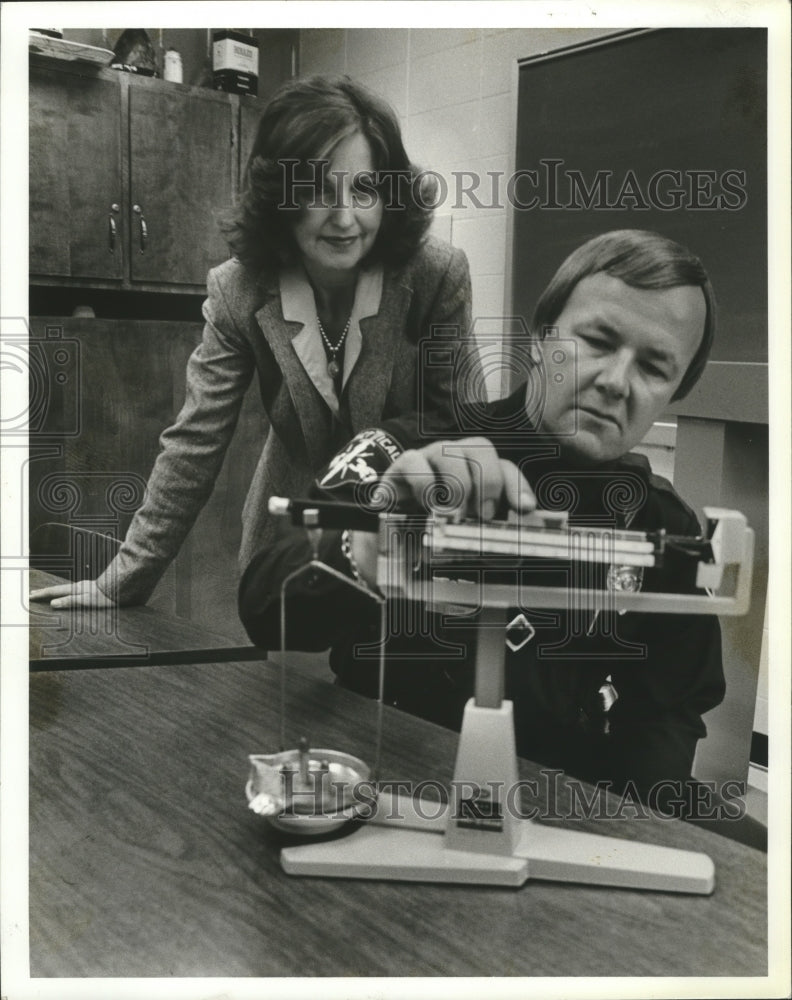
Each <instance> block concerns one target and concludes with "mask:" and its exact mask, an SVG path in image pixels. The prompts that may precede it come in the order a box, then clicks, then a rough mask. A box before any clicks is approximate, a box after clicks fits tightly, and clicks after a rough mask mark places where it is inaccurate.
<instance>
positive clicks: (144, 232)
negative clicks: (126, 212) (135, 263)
mask: <svg viewBox="0 0 792 1000" xmlns="http://www.w3.org/2000/svg"><path fill="white" fill-rule="evenodd" d="M132 211H133V212H134V213H135V215H137V216H139V217H140V251H139V252H140V253H145V252H146V240H147V239H148V226H147V225H146V220H145V218H144V216H143V209H142V208H141V207H140V205H133V206H132Z"/></svg>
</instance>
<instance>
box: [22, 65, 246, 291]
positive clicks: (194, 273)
mask: <svg viewBox="0 0 792 1000" xmlns="http://www.w3.org/2000/svg"><path fill="white" fill-rule="evenodd" d="M248 100H249V99H248ZM259 109H260V103H259V102H258V101H256V102H252V103H251V106H250V107H249V108H246V117H247V116H253V117H254V118H257V116H258V111H259ZM239 118H240V98H239V97H237V96H235V95H231V94H224V93H221V92H219V91H213V90H207V89H204V88H199V87H188V86H184V85H179V84H172V83H166V82H165V81H162V80H155V79H148V78H142V77H136V76H133V75H131V74H126V73H117V72H114V71H112V70H103V69H102V70H95V69H92V70H84V71H82V72H80V71H79V70H76V69H75V68H74V67H73V66H66V67H60V66H58V65H53V64H52V63H51V62H46V61H44V60H41V61H39V62H37V61H34V60H33V59H31V77H30V274H31V281H32V282H33V283H38V284H43V283H46V284H53V283H54V284H58V283H60V284H70V285H74V284H78V285H81V286H85V287H95V288H118V289H124V290H133V289H134V290H140V291H169V290H173V291H192V292H198V291H201V290H202V289H203V287H204V283H205V281H206V273H207V271H208V270H209V269H210V268H211V267H214V266H215V265H217V264H219V263H222V261H223V260H225V259H226V258H227V256H228V248H227V245H226V242H225V240H224V238H223V236H222V234H221V232H220V230H219V228H218V225H217V219H218V216H219V214H220V213H221V212H222V211H224V210H226V209H228V208H229V207H230V206H231V204H232V201H233V198H234V196H235V195H236V191H237V184H238V172H239V148H238V136H239Z"/></svg>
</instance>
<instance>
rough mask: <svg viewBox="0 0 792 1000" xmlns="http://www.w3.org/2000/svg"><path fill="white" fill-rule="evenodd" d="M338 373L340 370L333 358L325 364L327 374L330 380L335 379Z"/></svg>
mask: <svg viewBox="0 0 792 1000" xmlns="http://www.w3.org/2000/svg"><path fill="white" fill-rule="evenodd" d="M340 371H341V369H340V368H339V367H338V362H337V361H336V359H335V358H332V359H331V360H330V361H328V362H327V374H328V375H329V376H330V378H335V377H336V376H337V375H338V373H339V372H340Z"/></svg>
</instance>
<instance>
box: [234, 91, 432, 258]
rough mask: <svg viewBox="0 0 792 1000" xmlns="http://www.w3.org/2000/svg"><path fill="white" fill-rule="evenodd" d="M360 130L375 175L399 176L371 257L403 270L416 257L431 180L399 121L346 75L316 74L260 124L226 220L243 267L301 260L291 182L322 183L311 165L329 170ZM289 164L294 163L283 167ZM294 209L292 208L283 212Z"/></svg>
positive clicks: (278, 96) (427, 220) (276, 100)
mask: <svg viewBox="0 0 792 1000" xmlns="http://www.w3.org/2000/svg"><path fill="white" fill-rule="evenodd" d="M356 132H360V133H361V134H362V135H363V136H364V137H365V138H366V139H367V140H368V143H369V145H370V146H371V152H372V156H373V160H374V163H373V167H374V172H375V174H376V173H377V172H381V171H386V172H390V171H394V172H396V171H398V172H400V174H401V177H399V176H398V175H396V174H394V176H393V177H392V178H391V180H390V181H388V182H387V185H386V184H385V183H384V182H383V183H382V185H381V186H382V187H383V188H386V190H387V191H388V192H389V196H388V197H384V198H383V207H384V211H383V217H382V224H381V226H380V230H379V233H378V234H377V239H376V240H375V242H374V246H373V247H372V249H371V252H370V253H369V259H370V260H381V261H383V262H384V263H386V264H392V265H399V264H403V263H406V262H407V260H408V259H409V258H410V257H411V256H412V255H413V253H414V252H415V250H416V249H417V247H418V245H419V243H420V242H421V240H422V239H423V237H424V235H425V234H426V231H427V230H428V228H429V226H430V224H431V221H432V211H433V207H434V197H433V195H434V193H435V192H433V191H430V190H429V188H430V187H431V175H428V174H423V176H422V175H421V172H420V170H419V168H418V167H416V166H415V165H414V164H413V163H411V162H410V159H409V157H408V156H407V153H406V151H405V149H404V144H403V142H402V137H401V130H400V127H399V121H398V118H397V117H396V114H395V113H394V111H393V109H392V108H391V107H390V106H389V105H388V104H387V103H386V102H385V101H383V100H382V99H381V98H380V97H378V96H377V95H376V94H374V93H372V92H371V91H370V90H368V89H367V88H365V87H363V86H362V85H361V84H359V83H355V82H353V81H352V80H351V79H350V78H349V77H348V76H313V77H307V78H305V79H297V80H290V81H288V82H287V83H285V84H283V86H281V87H280V88H279V89H278V90H277V91H276V92H275V93H274V94H273V95H272V97H271V98H270V99H269V101H268V102H267V105H266V107H265V108H264V110H263V111H262V114H261V118H260V119H259V123H258V129H257V132H256V136H255V139H254V141H253V146H252V148H251V151H250V155H249V158H248V162H247V166H246V169H245V176H244V181H243V185H242V192H241V196H240V200H239V204H238V205H237V206H236V207H235V208H234V209H232V210H231V211H230V212H229V213H227V215H226V217H225V219H224V220H223V221H222V222H221V228H222V229H223V232H224V233H225V235H226V238H227V240H228V244H229V246H230V248H231V251H232V253H234V254H235V256H236V257H238V258H239V260H240V261H241V262H242V263H243V264H245V265H246V266H248V267H250V268H253V269H255V270H258V269H260V268H262V267H277V266H278V265H280V264H282V263H284V262H289V261H292V260H294V259H296V257H297V255H298V249H297V245H296V243H295V241H294V237H293V234H292V229H293V225H294V222H295V221H296V218H297V213H298V209H297V208H296V207H295V206H296V205H297V204H299V202H300V200H301V196H300V195H299V194H297V192H296V191H295V192H294V193H292V192H291V191H290V190H289V189H288V185H287V183H286V178H287V176H288V177H289V178H290V179H293V180H296V181H298V182H299V185H300V189H301V190H302V191H303V192H304V191H305V190H308V189H309V188H310V183H311V182H313V181H314V180H317V181H319V182H320V184H321V180H322V177H323V173H322V172H321V168H320V167H319V166H315V165H314V164H313V163H312V162H311V161H317V160H320V161H325V164H326V161H328V160H329V159H330V157H331V156H332V153H333V150H334V149H335V147H336V146H337V145H338V143H339V142H341V141H343V140H344V139H346V138H347V137H348V136H351V135H354V134H355V133H356ZM284 160H291V161H296V162H293V163H292V164H290V165H288V166H284V165H283V164H282V162H281V161H284ZM376 180H377V179H376V177H375V178H374V184H375V185H376ZM427 182H429V183H427ZM295 187H296V185H295ZM390 192H393V197H390ZM317 193H318V192H317ZM293 199H294V200H293ZM303 200H304V199H303ZM308 201H310V198H309V199H308ZM289 203H291V205H292V207H291V208H280V209H279V207H278V206H279V205H284V204H289Z"/></svg>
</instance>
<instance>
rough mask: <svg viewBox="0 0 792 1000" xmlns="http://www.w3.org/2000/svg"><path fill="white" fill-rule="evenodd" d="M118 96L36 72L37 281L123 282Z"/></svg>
mask: <svg viewBox="0 0 792 1000" xmlns="http://www.w3.org/2000/svg"><path fill="white" fill-rule="evenodd" d="M120 95H121V91H120V87H119V86H118V82H117V81H116V80H107V79H104V78H102V77H99V76H77V75H75V74H71V73H61V72H58V71H54V70H49V69H45V68H38V67H37V68H35V69H34V70H32V71H31V78H30V273H31V274H32V275H53V276H55V275H57V276H63V277H76V278H121V277H122V275H123V268H124V255H123V244H124V240H123V235H124V234H123V231H122V227H123V220H122V213H121V211H120V207H121V205H122V191H121V185H122V180H121V96H120Z"/></svg>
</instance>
